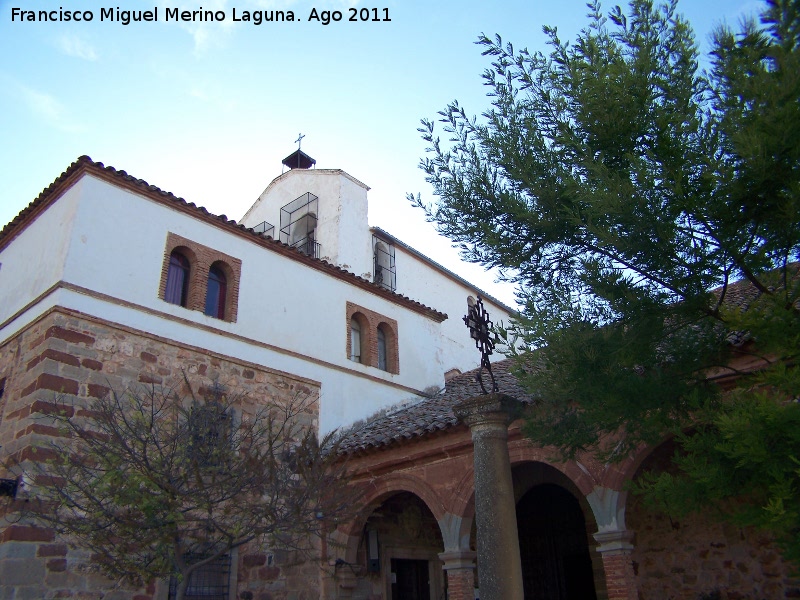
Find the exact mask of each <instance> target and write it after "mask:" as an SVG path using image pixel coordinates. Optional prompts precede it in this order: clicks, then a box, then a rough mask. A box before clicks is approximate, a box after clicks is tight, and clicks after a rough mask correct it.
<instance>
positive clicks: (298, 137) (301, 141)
mask: <svg viewBox="0 0 800 600" xmlns="http://www.w3.org/2000/svg"><path fill="white" fill-rule="evenodd" d="M304 137H306V136H305V135H303V134H302V133H298V134H297V139H296V140H295V143H296V144H297V149H298V150H300V145H301V144H302V143H303V138H304Z"/></svg>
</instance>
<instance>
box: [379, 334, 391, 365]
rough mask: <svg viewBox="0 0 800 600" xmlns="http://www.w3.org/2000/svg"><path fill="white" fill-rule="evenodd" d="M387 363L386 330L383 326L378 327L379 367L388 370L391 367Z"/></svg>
mask: <svg viewBox="0 0 800 600" xmlns="http://www.w3.org/2000/svg"><path fill="white" fill-rule="evenodd" d="M387 365H388V362H387V352H386V332H385V331H384V329H383V327H378V368H379V369H381V370H383V371H388V370H389V367H388V366H387Z"/></svg>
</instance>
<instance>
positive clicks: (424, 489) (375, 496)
mask: <svg viewBox="0 0 800 600" xmlns="http://www.w3.org/2000/svg"><path fill="white" fill-rule="evenodd" d="M400 492H410V493H412V494H414V495H415V496H417V497H418V498H419V499H420V500H422V501H423V502H424V503H425V506H427V507H428V510H430V511H431V513H432V514H433V516H434V518H435V519H436V520H437V521H439V520H441V519H442V518H443V517H444V515H445V513H446V512H447V511H446V510H445V507H444V503H443V502H442V500H441V498H439V495H438V494H437V493H436V492H435V491H434V489H433V488H432V487H431V486H430V485H428V484H427V483H425V482H424V481H422V480H421V479H418V478H416V477H413V476H411V475H405V474H395V475H389V476H388V477H385V478H383V479H380V480H378V481H376V482H374V483H372V484H370V485H369V487H368V488H367V489H366V491H365V493H364V496H363V497H362V499H361V508H360V509H359V510H358V512H357V514H356V516H355V517H354V518H353V520H352V521H350V523H348V524H347V525H346V526H345V527H343V528H340V531H343V533H344V534H345V535H351V536H352V535H356V536H358V534H359V532H360V531H361V530H362V529H363V528H364V524H365V523H366V522H367V519H369V516H370V515H371V514H372V513H373V511H374V510H375V509H376V508H377V507H378V506H379V505H380V504H381V502H383V501H384V500H385V499H386V498H388V497H390V496H393V495H394V494H398V493H400Z"/></svg>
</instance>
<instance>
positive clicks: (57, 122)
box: [19, 84, 83, 133]
mask: <svg viewBox="0 0 800 600" xmlns="http://www.w3.org/2000/svg"><path fill="white" fill-rule="evenodd" d="M19 91H20V95H21V96H22V100H23V101H24V103H25V105H26V106H27V107H28V108H29V109H30V110H31V112H33V113H34V114H35V115H37V116H38V117H40V118H41V119H42V120H44V121H45V122H47V123H49V124H50V125H52V126H53V127H55V128H56V129H60V130H61V131H65V132H67V133H75V132H78V131H82V130H83V126H81V125H80V124H78V123H76V122H74V121H73V120H72V119H71V118H70V117H69V115H68V114H67V110H66V108H65V107H64V105H63V104H61V102H59V101H58V100H57V99H56V98H54V97H53V96H51V95H50V94H45V93H43V92H39V91H37V90H34V89H32V88H29V87H27V86H25V85H22V84H19Z"/></svg>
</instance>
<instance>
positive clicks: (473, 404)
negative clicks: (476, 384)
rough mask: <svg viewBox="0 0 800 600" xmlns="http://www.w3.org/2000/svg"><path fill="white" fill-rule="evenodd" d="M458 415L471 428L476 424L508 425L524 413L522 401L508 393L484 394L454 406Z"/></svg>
mask: <svg viewBox="0 0 800 600" xmlns="http://www.w3.org/2000/svg"><path fill="white" fill-rule="evenodd" d="M453 412H454V413H455V415H456V417H457V418H458V419H459V420H460V421H463V422H464V423H466V424H467V425H468V426H469V427H470V428H472V427H474V426H475V425H488V424H497V425H504V426H505V427H508V425H509V424H510V423H511V422H512V421H513V420H514V419H517V418H519V417H520V416H521V414H522V403H521V402H520V401H519V400H517V399H516V398H514V397H512V396H509V395H507V394H501V393H495V394H483V395H481V396H473V397H472V398H467V399H466V400H461V401H460V402H457V403H456V404H455V405H454V406H453Z"/></svg>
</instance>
